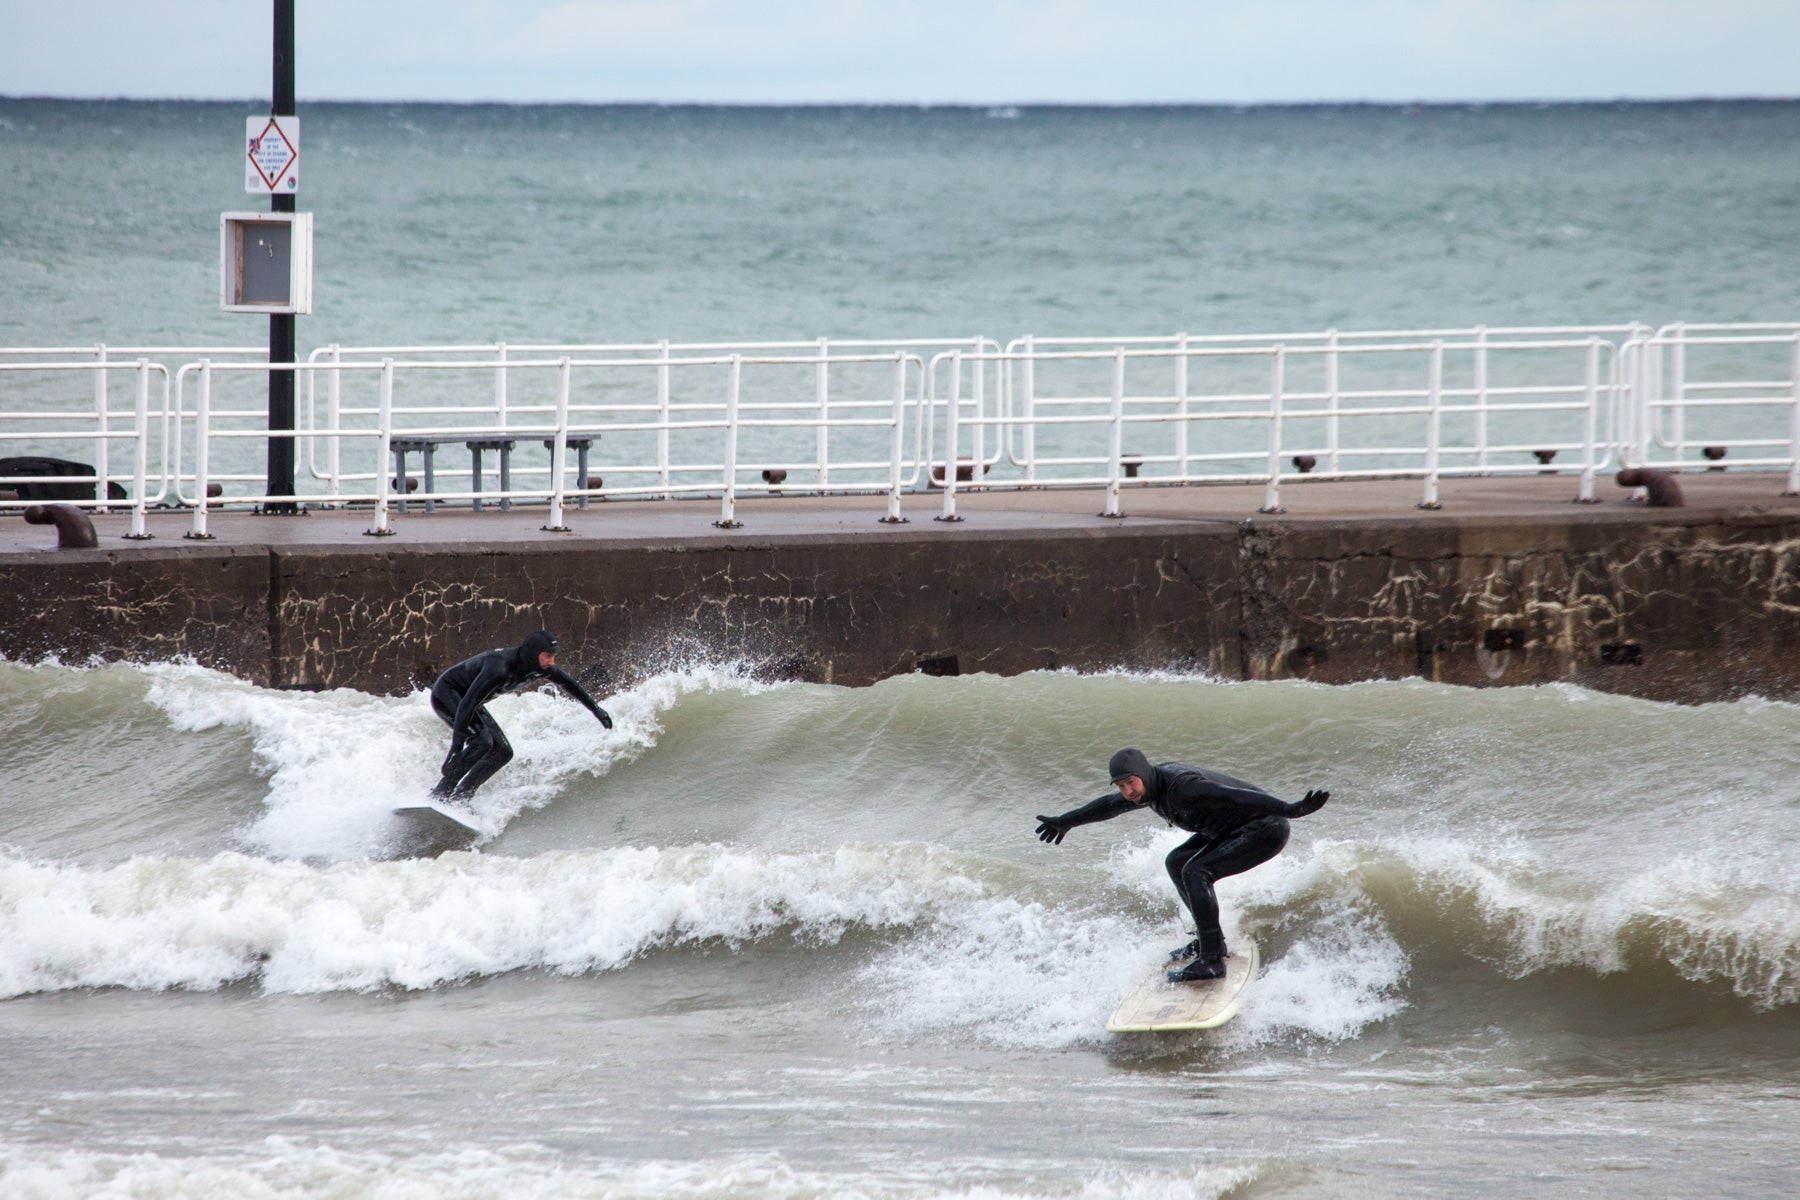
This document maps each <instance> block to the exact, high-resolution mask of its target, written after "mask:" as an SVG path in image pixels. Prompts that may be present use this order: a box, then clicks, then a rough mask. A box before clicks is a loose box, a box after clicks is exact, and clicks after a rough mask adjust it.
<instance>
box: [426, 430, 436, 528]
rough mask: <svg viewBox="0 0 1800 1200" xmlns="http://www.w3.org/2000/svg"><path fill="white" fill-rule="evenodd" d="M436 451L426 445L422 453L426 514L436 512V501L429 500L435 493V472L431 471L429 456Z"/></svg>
mask: <svg viewBox="0 0 1800 1200" xmlns="http://www.w3.org/2000/svg"><path fill="white" fill-rule="evenodd" d="M436 449H437V447H435V446H432V445H431V444H429V443H427V444H426V446H425V449H424V451H423V453H424V455H425V511H426V512H428V513H434V512H436V511H437V501H436V500H433V499H432V498H431V497H432V495H433V493H435V492H436V491H437V471H436V470H434V469H433V467H432V462H431V456H432V454H433V452H434V451H435V450H436Z"/></svg>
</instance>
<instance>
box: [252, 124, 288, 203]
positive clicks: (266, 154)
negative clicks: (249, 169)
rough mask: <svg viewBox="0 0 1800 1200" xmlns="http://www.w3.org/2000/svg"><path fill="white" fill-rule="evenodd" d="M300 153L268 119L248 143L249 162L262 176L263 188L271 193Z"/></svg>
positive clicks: (279, 127)
mask: <svg viewBox="0 0 1800 1200" xmlns="http://www.w3.org/2000/svg"><path fill="white" fill-rule="evenodd" d="M299 157H300V152H299V151H298V150H296V149H294V144H293V143H292V142H290V141H288V138H287V134H285V133H283V132H281V126H279V125H277V124H276V123H275V118H273V117H270V118H269V123H268V124H267V125H265V126H263V131H262V132H261V133H259V134H257V136H256V140H255V141H253V142H251V143H250V162H251V165H252V166H254V167H255V168H256V173H257V174H258V175H260V176H262V181H263V186H264V187H267V188H268V189H269V190H271V191H273V190H274V189H275V181H276V180H277V179H280V178H281V177H282V176H283V175H285V174H287V170H288V168H289V167H291V166H293V165H294V160H295V159H296V158H299Z"/></svg>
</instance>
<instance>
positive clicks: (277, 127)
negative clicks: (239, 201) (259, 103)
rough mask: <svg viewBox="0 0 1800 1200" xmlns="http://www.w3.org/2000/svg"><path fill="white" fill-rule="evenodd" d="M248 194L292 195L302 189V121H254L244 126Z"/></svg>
mask: <svg viewBox="0 0 1800 1200" xmlns="http://www.w3.org/2000/svg"><path fill="white" fill-rule="evenodd" d="M244 141H245V142H246V143H247V145H248V151H247V154H246V156H245V159H244V190H245V191H246V192H250V193H253V194H255V195H259V196H272V195H275V194H276V193H280V194H282V195H291V194H293V193H294V192H296V191H298V190H299V188H300V118H299V117H251V118H250V119H249V120H247V121H245V122H244Z"/></svg>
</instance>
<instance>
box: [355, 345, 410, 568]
mask: <svg viewBox="0 0 1800 1200" xmlns="http://www.w3.org/2000/svg"><path fill="white" fill-rule="evenodd" d="M379 404H380V407H379V410H378V412H377V415H376V417H375V423H376V428H375V523H374V524H373V525H370V526H369V527H368V528H367V529H365V530H363V533H364V534H366V535H368V536H369V537H392V536H394V531H393V530H392V529H389V528H388V474H389V472H391V471H392V470H393V469H394V468H393V467H392V466H390V465H389V462H390V460H391V459H392V458H393V457H394V449H393V438H394V360H393V359H391V358H384V359H382V360H381V400H380V402H379ZM400 487H401V488H402V489H403V492H402V494H404V489H405V487H406V480H404V479H402V480H401V481H400Z"/></svg>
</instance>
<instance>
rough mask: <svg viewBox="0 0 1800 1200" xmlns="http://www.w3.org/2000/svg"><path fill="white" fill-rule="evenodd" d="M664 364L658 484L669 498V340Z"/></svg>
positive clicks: (659, 382)
mask: <svg viewBox="0 0 1800 1200" xmlns="http://www.w3.org/2000/svg"><path fill="white" fill-rule="evenodd" d="M661 347H662V362H661V365H659V366H658V367H657V368H656V413H657V416H656V419H657V421H658V422H659V425H658V428H657V430H656V484H657V486H658V487H660V488H662V489H663V493H662V498H663V499H664V500H667V499H668V498H669V339H668V338H664V339H663V340H662V342H661Z"/></svg>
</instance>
